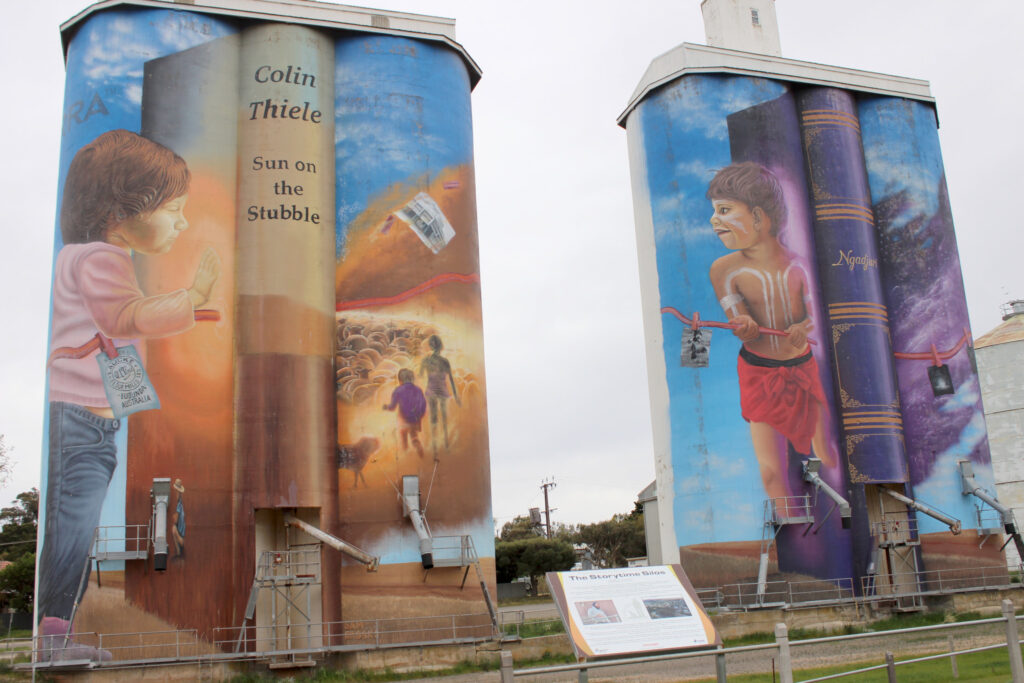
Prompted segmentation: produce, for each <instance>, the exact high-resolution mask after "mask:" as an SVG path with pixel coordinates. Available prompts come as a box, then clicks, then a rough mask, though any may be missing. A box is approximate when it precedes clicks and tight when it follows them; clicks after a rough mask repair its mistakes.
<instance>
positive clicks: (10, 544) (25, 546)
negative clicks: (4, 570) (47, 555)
mask: <svg viewBox="0 0 1024 683" xmlns="http://www.w3.org/2000/svg"><path fill="white" fill-rule="evenodd" d="M13 503H14V504H13V505H11V506H10V507H5V508H3V509H2V510H0V559H3V560H10V561H11V562H14V561H15V560H17V559H19V558H20V557H22V556H23V555H27V554H30V553H34V552H35V551H36V546H35V541H36V534H37V533H38V529H39V489H31V490H30V491H24V492H22V493H19V494H18V496H17V498H16V499H15V500H14V501H13Z"/></svg>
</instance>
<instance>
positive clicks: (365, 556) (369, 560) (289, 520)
mask: <svg viewBox="0 0 1024 683" xmlns="http://www.w3.org/2000/svg"><path fill="white" fill-rule="evenodd" d="M284 521H285V523H286V524H291V525H292V526H295V527H298V528H300V529H302V530H303V531H305V532H306V533H307V534H309V535H310V536H312V537H313V538H315V539H317V540H318V541H322V542H324V543H326V544H327V545H329V546H331V547H332V548H334V549H335V550H337V551H339V552H342V553H345V554H346V555H348V556H349V557H351V558H352V559H353V560H355V561H356V562H361V563H363V564H365V565H366V571H368V572H375V571H377V567H379V566H380V558H379V557H374V556H373V555H371V554H369V553H367V552H364V551H362V550H360V549H359V548H357V547H355V546H354V545H352V544H351V543H346V542H345V541H343V540H341V539H340V538H338V537H337V536H332V535H331V534H329V533H327V532H326V531H324V530H323V529H318V528H317V527H315V526H313V525H312V524H310V523H309V522H303V521H302V520H301V519H299V518H298V517H296V516H295V515H293V514H291V513H288V512H286V513H284Z"/></svg>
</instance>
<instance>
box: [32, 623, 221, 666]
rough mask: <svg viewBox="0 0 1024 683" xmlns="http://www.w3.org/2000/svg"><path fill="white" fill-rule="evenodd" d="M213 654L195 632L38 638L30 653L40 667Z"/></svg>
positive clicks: (92, 634) (177, 631)
mask: <svg viewBox="0 0 1024 683" xmlns="http://www.w3.org/2000/svg"><path fill="white" fill-rule="evenodd" d="M213 652H215V650H214V648H213V647H212V646H211V645H210V644H208V643H205V642H203V641H202V640H201V639H200V638H199V634H198V632H197V631H196V630H195V629H179V630H173V631H146V632H137V633H92V632H88V633H86V632H76V633H69V634H66V635H65V634H58V635H48V636H37V637H36V638H35V640H34V647H33V650H32V654H33V660H34V661H35V662H36V663H37V664H39V665H50V666H66V665H68V664H69V663H73V662H91V663H102V662H112V661H115V660H118V661H134V660H153V661H174V660H187V659H194V658H196V657H198V656H200V655H202V654H210V653H213Z"/></svg>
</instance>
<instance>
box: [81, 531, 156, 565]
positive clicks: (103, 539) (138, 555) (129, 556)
mask: <svg viewBox="0 0 1024 683" xmlns="http://www.w3.org/2000/svg"><path fill="white" fill-rule="evenodd" d="M149 541H150V539H149V525H148V524H128V525H123V526H98V527H96V532H95V535H94V536H93V543H92V556H93V557H94V558H96V559H97V560H99V561H101V562H103V561H107V560H144V559H146V557H147V556H148V555H149Z"/></svg>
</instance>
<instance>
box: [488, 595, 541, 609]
mask: <svg viewBox="0 0 1024 683" xmlns="http://www.w3.org/2000/svg"><path fill="white" fill-rule="evenodd" d="M550 603H551V596H550V595H527V596H526V597H523V598H509V599H504V600H498V607H515V606H516V605H541V604H545V605H546V604H550Z"/></svg>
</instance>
